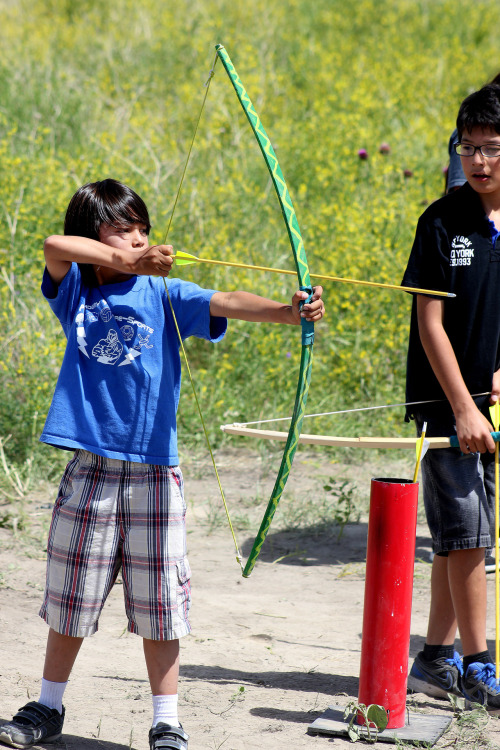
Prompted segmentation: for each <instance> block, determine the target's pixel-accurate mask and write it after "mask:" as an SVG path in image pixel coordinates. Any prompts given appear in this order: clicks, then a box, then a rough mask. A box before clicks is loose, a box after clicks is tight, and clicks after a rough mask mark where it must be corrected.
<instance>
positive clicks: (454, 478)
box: [403, 85, 500, 711]
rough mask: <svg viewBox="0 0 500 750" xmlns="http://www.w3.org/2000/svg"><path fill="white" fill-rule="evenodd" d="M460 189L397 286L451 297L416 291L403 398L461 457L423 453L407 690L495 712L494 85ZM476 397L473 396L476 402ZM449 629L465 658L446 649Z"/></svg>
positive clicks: (499, 159)
mask: <svg viewBox="0 0 500 750" xmlns="http://www.w3.org/2000/svg"><path fill="white" fill-rule="evenodd" d="M457 129H458V143H457V144H456V145H455V149H456V151H457V153H458V154H459V155H460V156H461V160H462V167H463V170H464V173H465V176H466V178H467V183H466V184H465V185H464V186H463V187H462V188H460V189H459V190H457V191H456V192H454V193H452V194H450V195H447V196H445V197H444V198H442V199H441V200H439V201H436V202H435V203H434V204H432V205H431V206H430V207H429V208H428V209H427V210H426V211H425V212H424V214H423V215H422V216H421V218H420V220H419V223H418V227H417V233H416V237H415V242H414V245H413V249H412V252H411V256H410V259H409V262H408V267H407V269H406V273H405V276H404V279H403V284H404V285H405V286H415V287H425V288H427V289H441V290H443V291H449V292H453V293H455V294H456V298H454V299H446V300H444V299H442V298H437V297H431V296H424V295H421V294H416V295H415V297H414V301H413V310H412V320H411V330H410V343H409V350H408V369H407V400H408V401H421V400H424V399H428V400H441V401H440V402H438V403H430V404H425V405H422V406H419V407H418V410H412V411H411V414H410V413H409V416H412V417H415V420H416V422H417V427H418V429H419V430H421V428H422V424H423V422H424V421H426V422H427V435H428V436H433V435H434V436H444V435H452V434H453V433H455V432H456V434H457V436H458V440H459V443H460V449H455V448H446V449H442V450H432V451H428V453H427V454H426V456H425V458H424V460H423V462H422V482H423V490H424V503H425V509H426V515H427V521H428V524H429V529H430V531H431V535H432V540H433V548H434V552H435V556H434V560H433V569H432V579H431V606H430V615H429V624H428V630H427V637H426V643H425V645H424V649H423V651H421V652H420V653H419V654H418V656H417V657H416V659H415V661H414V663H413V665H412V668H411V671H410V675H409V678H408V687H409V688H410V689H412V690H418V691H421V692H424V693H426V694H428V695H433V696H446V694H447V693H450V692H451V693H456V694H457V695H463V696H465V698H466V700H468V701H472V702H477V703H481V704H483V705H485V706H486V707H487V708H488V709H490V710H493V711H495V710H500V687H499V686H498V685H496V680H495V667H494V665H493V664H492V658H491V656H490V654H489V652H488V647H487V644H486V575H485V564H484V559H485V551H486V549H487V548H489V547H491V545H492V539H493V538H494V460H493V455H492V454H493V453H494V449H495V444H494V441H493V439H492V437H491V435H490V433H491V431H492V430H493V427H492V425H491V424H490V421H489V416H488V407H489V404H490V403H494V402H495V401H497V400H498V399H499V396H500V370H499V368H500V294H499V292H500V239H499V235H500V86H498V85H488V86H485V87H484V88H482V89H481V90H479V91H476V92H475V93H474V94H471V95H470V96H468V97H467V98H466V99H465V100H464V101H463V102H462V105H461V107H460V110H459V114H458V118H457ZM485 392H487V393H486V395H482V396H475V395H474V396H473V395H472V394H478V393H481V394H485ZM457 627H458V631H459V634H460V639H461V643H462V649H463V653H464V657H463V664H462V660H461V659H460V657H459V656H458V654H457V653H456V652H455V647H454V643H455V636H456V632H457Z"/></svg>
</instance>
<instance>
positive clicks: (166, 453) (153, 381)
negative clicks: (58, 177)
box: [40, 263, 227, 466]
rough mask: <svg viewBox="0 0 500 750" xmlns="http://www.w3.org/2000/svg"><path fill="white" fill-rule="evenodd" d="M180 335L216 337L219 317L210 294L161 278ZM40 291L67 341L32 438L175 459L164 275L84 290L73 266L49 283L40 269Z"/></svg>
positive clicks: (135, 457)
mask: <svg viewBox="0 0 500 750" xmlns="http://www.w3.org/2000/svg"><path fill="white" fill-rule="evenodd" d="M167 285H168V290H169V293H170V298H171V300H172V305H173V308H174V311H175V316H176V318H177V322H178V325H179V330H180V333H181V336H182V338H183V339H185V338H187V337H188V336H197V337H198V338H203V339H206V340H208V341H212V342H216V341H219V340H220V339H222V338H223V337H224V334H225V332H226V329H227V320H226V318H217V317H213V316H210V299H211V297H212V295H213V294H214V290H208V289H202V288H201V287H199V286H197V285H196V284H192V283H189V282H186V281H181V280H179V279H169V280H168V281H167ZM42 293H43V295H44V296H45V298H46V299H47V301H48V303H49V305H50V307H51V308H52V310H53V312H54V313H55V315H56V316H57V318H58V319H59V321H60V323H61V325H62V327H63V330H64V333H65V335H66V338H67V344H66V351H65V354H64V359H63V363H62V366H61V371H60V373H59V378H58V381H57V385H56V389H55V392H54V396H53V399H52V403H51V406H50V410H49V413H48V416H47V421H46V422H45V426H44V429H43V432H42V435H41V437H40V440H41V441H42V442H45V443H49V444H51V445H55V446H58V447H60V448H68V449H74V448H83V449H85V450H88V451H91V452H92V453H96V454H97V455H100V456H107V457H109V458H119V459H122V460H127V461H136V462H139V463H151V464H162V465H167V466H169V465H175V464H177V463H178V462H179V459H178V452H177V426H176V412H177V406H178V403H179V394H180V386H181V363H180V356H179V337H178V334H177V331H176V329H175V324H174V321H173V316H172V312H171V310H170V305H169V302H168V298H167V294H166V292H165V286H164V283H163V279H161V278H155V277H152V276H132V277H131V278H130V279H128V280H126V281H123V282H119V283H114V284H104V285H102V286H98V287H92V288H89V287H87V286H85V285H84V284H83V283H82V278H81V274H80V269H79V268H78V266H77V264H76V263H73V264H72V266H71V268H70V270H69V271H68V273H67V275H66V276H65V277H64V279H63V280H62V282H61V283H60V284H59V286H58V285H56V284H54V282H53V281H52V279H51V278H50V275H49V273H48V272H47V269H45V273H44V277H43V282H42Z"/></svg>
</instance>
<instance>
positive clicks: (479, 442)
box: [456, 403, 495, 453]
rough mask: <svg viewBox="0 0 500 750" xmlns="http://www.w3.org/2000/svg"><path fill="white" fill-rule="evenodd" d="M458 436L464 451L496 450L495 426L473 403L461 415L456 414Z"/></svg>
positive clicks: (461, 448) (492, 451)
mask: <svg viewBox="0 0 500 750" xmlns="http://www.w3.org/2000/svg"><path fill="white" fill-rule="evenodd" d="M456 420H457V437H458V442H459V443H460V450H461V451H462V453H476V452H479V453H486V452H487V451H489V452H490V453H494V452H495V441H494V440H493V438H492V437H491V434H490V433H491V432H493V426H492V425H491V424H490V422H489V421H488V420H487V419H486V417H485V416H484V414H481V412H480V411H479V409H478V408H477V406H476V405H475V404H474V403H472V406H471V408H469V409H467V410H466V411H465V412H464V413H463V414H461V415H460V416H458V415H456Z"/></svg>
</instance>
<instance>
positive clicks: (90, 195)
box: [64, 179, 151, 286]
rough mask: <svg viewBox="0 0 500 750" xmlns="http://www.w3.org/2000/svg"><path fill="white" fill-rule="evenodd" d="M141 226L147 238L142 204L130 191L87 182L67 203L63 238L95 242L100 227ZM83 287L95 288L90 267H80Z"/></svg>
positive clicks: (117, 184)
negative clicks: (143, 227) (84, 285)
mask: <svg viewBox="0 0 500 750" xmlns="http://www.w3.org/2000/svg"><path fill="white" fill-rule="evenodd" d="M137 223H138V224H144V225H145V226H146V232H147V233H148V234H149V231H150V229H151V222H150V220H149V213H148V209H147V207H146V204H145V203H144V201H143V200H142V198H141V197H140V196H138V195H137V193H135V192H134V191H133V190H132V189H131V188H129V187H127V185H124V184H123V183H121V182H118V181H117V180H111V179H107V180H100V181H99V182H89V183H87V184H86V185H83V186H82V187H81V188H79V189H78V190H77V191H76V193H75V194H74V196H73V197H72V199H71V200H70V202H69V206H68V209H67V211H66V217H65V219H64V234H66V235H74V236H78V237H88V238H89V239H91V240H99V230H100V228H101V226H102V225H103V224H109V225H110V226H114V227H120V226H123V224H137ZM79 266H80V270H81V273H82V279H83V281H84V283H86V284H87V285H89V286H97V279H96V277H95V274H94V269H93V268H92V266H91V265H89V264H85V263H80V264H79Z"/></svg>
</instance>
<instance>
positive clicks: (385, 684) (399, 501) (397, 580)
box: [358, 479, 418, 729]
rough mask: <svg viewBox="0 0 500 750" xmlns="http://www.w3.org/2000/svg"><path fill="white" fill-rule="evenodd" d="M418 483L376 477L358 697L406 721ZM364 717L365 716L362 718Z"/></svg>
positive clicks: (398, 722)
mask: <svg viewBox="0 0 500 750" xmlns="http://www.w3.org/2000/svg"><path fill="white" fill-rule="evenodd" d="M417 500H418V483H413V482H412V481H411V480H409V479H408V480H406V479H372V482H371V494H370V515H369V519H368V542H367V550H366V578H365V601H364V610H363V636H362V642H361V667H360V676H359V693H358V702H359V703H364V704H365V705H366V706H368V705H370V704H371V703H376V704H378V705H380V706H383V707H384V708H385V709H386V711H387V712H388V717H389V723H388V725H387V728H388V729H398V728H401V727H404V726H405V717H406V683H407V677H408V655H409V644H410V623H411V604H412V592H413V569H414V563H415V536H416V527H417ZM358 722H360V723H362V719H360V718H358Z"/></svg>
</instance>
